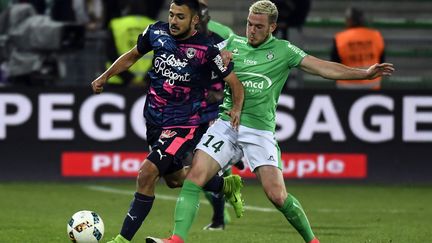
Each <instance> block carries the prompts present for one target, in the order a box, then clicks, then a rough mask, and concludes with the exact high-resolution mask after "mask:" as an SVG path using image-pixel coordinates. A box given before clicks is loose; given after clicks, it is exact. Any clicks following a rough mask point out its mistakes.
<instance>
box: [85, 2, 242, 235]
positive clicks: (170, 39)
mask: <svg viewBox="0 0 432 243" xmlns="http://www.w3.org/2000/svg"><path fill="white" fill-rule="evenodd" d="M198 23H199V3H198V0H172V2H171V5H170V9H169V17H168V23H165V22H161V21H159V22H156V23H154V24H151V25H149V26H148V27H147V28H146V29H145V30H144V32H143V33H142V34H140V35H139V36H138V39H137V41H136V45H135V46H134V47H133V48H132V49H130V50H129V51H128V52H126V53H124V54H123V55H121V56H120V57H119V58H118V59H117V60H116V61H115V62H114V63H113V64H112V65H111V66H110V67H109V68H108V69H107V70H106V71H105V72H104V73H103V74H102V75H101V76H99V77H98V78H97V79H95V80H94V81H93V82H92V88H93V91H94V92H95V93H100V92H102V90H103V86H104V85H105V84H106V83H107V81H108V79H109V78H110V77H112V76H114V75H116V74H119V73H121V72H122V71H125V70H127V69H129V68H130V67H131V66H132V65H134V64H135V63H136V62H137V61H138V60H139V59H140V58H142V57H143V55H145V54H146V53H148V52H150V51H151V50H153V51H154V56H153V62H152V63H153V67H152V69H151V70H150V71H149V72H148V74H149V75H148V76H149V78H150V80H149V81H150V84H149V88H148V91H147V97H146V103H145V105H144V106H145V107H144V117H145V120H146V124H145V125H146V127H147V142H148V144H149V146H150V147H151V150H150V153H149V154H148V156H147V158H146V159H145V160H144V161H143V163H142V164H141V167H140V169H139V172H138V176H137V179H136V193H135V194H134V198H133V200H132V203H131V205H130V208H129V211H128V212H127V214H126V216H125V218H124V221H123V225H122V229H121V231H120V234H118V235H117V236H116V237H115V238H114V239H113V240H112V241H110V243H119V242H121V243H123V242H130V241H131V240H132V238H133V237H134V235H135V234H136V232H137V231H138V229H139V228H140V227H141V225H142V223H143V221H144V220H145V218H146V217H147V215H148V214H149V212H150V210H151V208H152V206H153V202H154V200H155V190H156V183H157V182H158V181H159V179H160V178H161V177H163V178H164V179H165V181H166V183H167V185H168V186H169V187H171V188H175V187H180V186H182V184H183V180H184V178H185V176H186V168H185V165H188V164H190V163H191V158H192V153H193V150H194V148H195V146H196V144H197V142H198V141H199V139H200V138H201V137H202V135H203V134H204V132H205V131H206V130H207V128H208V126H209V123H208V121H206V117H202V112H203V110H202V109H203V106H205V99H206V98H207V97H206V92H207V90H208V88H209V86H210V85H211V83H210V79H209V77H211V72H214V74H215V75H217V76H219V77H221V78H223V79H224V80H225V81H226V82H227V83H228V85H229V86H230V88H231V90H232V95H230V97H231V98H232V100H233V103H234V105H233V108H232V109H230V111H228V115H229V116H230V117H231V119H230V121H231V125H232V126H233V127H237V126H238V123H239V117H240V113H239V111H240V110H241V106H242V105H243V86H242V85H241V83H240V81H239V80H238V79H237V76H236V75H235V73H233V72H232V68H233V64H232V63H230V64H229V65H227V66H224V63H223V61H222V57H221V54H220V51H219V49H218V48H216V47H214V45H213V43H211V42H210V40H209V39H208V38H207V37H206V36H204V35H203V34H201V33H199V32H197V30H196V26H197V24H198ZM143 125H144V124H143ZM241 186H242V183H241V179H240V177H239V176H230V177H225V178H222V177H220V176H214V177H212V179H211V180H210V181H209V182H208V183H207V184H206V187H205V188H206V190H209V191H213V192H216V193H218V192H220V191H222V190H223V191H224V193H225V195H227V198H228V200H232V201H234V199H235V200H236V202H237V203H236V204H235V205H238V206H239V207H238V211H240V212H242V209H243V203H242V200H241V195H240V194H239V193H240V187H241Z"/></svg>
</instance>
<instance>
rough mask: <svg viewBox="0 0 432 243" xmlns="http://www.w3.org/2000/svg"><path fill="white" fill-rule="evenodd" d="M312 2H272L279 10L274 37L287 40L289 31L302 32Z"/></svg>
mask: <svg viewBox="0 0 432 243" xmlns="http://www.w3.org/2000/svg"><path fill="white" fill-rule="evenodd" d="M311 1H312V0H272V2H273V3H274V4H275V5H276V7H277V8H278V10H279V17H278V22H277V27H276V30H275V33H274V35H275V36H276V37H278V38H281V39H285V40H288V38H289V29H290V28H291V29H292V28H295V29H297V30H298V31H299V32H301V31H302V28H303V25H304V24H305V22H306V18H307V16H308V14H309V11H310V7H311Z"/></svg>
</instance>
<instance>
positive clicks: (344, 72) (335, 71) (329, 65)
mask: <svg viewBox="0 0 432 243" xmlns="http://www.w3.org/2000/svg"><path fill="white" fill-rule="evenodd" d="M300 69H302V70H303V71H305V72H308V73H310V74H314V75H319V76H321V77H323V78H327V79H335V80H337V79H345V80H347V79H374V78H377V77H381V76H390V75H392V73H393V72H394V70H395V69H394V67H393V64H391V63H381V64H378V63H377V64H374V65H372V66H370V67H369V68H368V69H361V68H352V67H348V66H345V65H343V64H340V63H336V62H330V61H325V60H322V59H319V58H316V57H314V56H310V55H307V56H306V57H305V58H303V60H302V62H301V63H300Z"/></svg>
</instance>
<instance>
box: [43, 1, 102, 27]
mask: <svg viewBox="0 0 432 243" xmlns="http://www.w3.org/2000/svg"><path fill="white" fill-rule="evenodd" d="M103 11H104V5H103V2H102V0H54V1H53V2H52V6H51V11H50V12H51V18H52V19H53V20H55V21H62V22H74V23H76V24H82V25H84V26H85V27H86V29H87V30H97V29H101V28H102V26H103V18H104V16H103V14H104V12H103Z"/></svg>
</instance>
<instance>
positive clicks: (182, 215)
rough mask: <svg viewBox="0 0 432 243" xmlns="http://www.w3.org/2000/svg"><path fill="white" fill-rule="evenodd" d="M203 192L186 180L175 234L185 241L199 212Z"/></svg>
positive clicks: (178, 203) (175, 218)
mask: <svg viewBox="0 0 432 243" xmlns="http://www.w3.org/2000/svg"><path fill="white" fill-rule="evenodd" d="M201 191H202V188H201V187H199V186H197V185H196V184H195V183H193V182H191V181H189V180H185V181H184V183H183V187H182V189H181V191H180V195H179V198H178V199H177V204H176V208H175V213H174V220H175V224H174V232H173V234H174V235H178V236H180V237H181V238H182V239H183V240H184V241H185V240H186V237H187V234H188V232H189V229H190V228H191V226H192V222H193V220H194V219H195V215H196V213H197V212H198V208H199V199H200V193H201Z"/></svg>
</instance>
